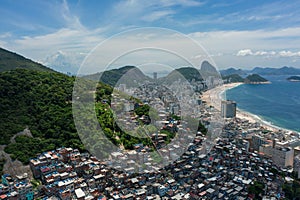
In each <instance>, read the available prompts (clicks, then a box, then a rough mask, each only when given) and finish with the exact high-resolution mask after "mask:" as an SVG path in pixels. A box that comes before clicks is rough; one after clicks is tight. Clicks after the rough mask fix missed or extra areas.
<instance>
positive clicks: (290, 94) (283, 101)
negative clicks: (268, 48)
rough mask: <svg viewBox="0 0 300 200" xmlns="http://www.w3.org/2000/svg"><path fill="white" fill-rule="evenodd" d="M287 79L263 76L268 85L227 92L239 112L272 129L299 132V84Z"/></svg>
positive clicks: (245, 85)
mask: <svg viewBox="0 0 300 200" xmlns="http://www.w3.org/2000/svg"><path fill="white" fill-rule="evenodd" d="M287 77H288V76H264V78H266V79H268V80H270V81H271V82H272V83H271V84H260V85H251V84H243V85H240V86H238V87H236V88H233V89H230V90H227V91H226V97H227V99H230V100H234V101H236V102H237V106H238V108H239V109H241V110H244V111H246V112H249V113H252V114H254V115H257V116H259V117H260V118H261V119H263V120H264V121H267V122H269V123H271V124H273V125H275V126H279V127H282V128H286V129H290V130H294V131H298V132H300V82H289V81H287V80H286V78H287Z"/></svg>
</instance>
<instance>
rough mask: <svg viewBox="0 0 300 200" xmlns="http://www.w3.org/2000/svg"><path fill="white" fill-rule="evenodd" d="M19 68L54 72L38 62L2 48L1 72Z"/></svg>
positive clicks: (0, 57) (0, 51)
mask: <svg viewBox="0 0 300 200" xmlns="http://www.w3.org/2000/svg"><path fill="white" fill-rule="evenodd" d="M17 68H24V69H32V70H39V71H48V72H54V71H53V70H52V69H50V68H48V67H45V66H43V65H41V64H39V63H37V62H34V61H32V60H30V59H27V58H25V57H23V56H21V55H18V54H16V53H13V52H10V51H8V50H5V49H2V48H0V72H3V71H8V70H13V69H17Z"/></svg>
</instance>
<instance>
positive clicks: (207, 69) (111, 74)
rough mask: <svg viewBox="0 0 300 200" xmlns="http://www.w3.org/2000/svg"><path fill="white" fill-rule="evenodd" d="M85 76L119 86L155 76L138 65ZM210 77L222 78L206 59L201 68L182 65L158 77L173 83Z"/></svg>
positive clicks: (162, 80)
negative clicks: (144, 71) (143, 70)
mask: <svg viewBox="0 0 300 200" xmlns="http://www.w3.org/2000/svg"><path fill="white" fill-rule="evenodd" d="M83 77H84V78H87V79H90V80H95V81H98V80H99V78H100V81H101V82H103V83H106V84H108V85H111V86H117V85H119V84H121V83H125V84H126V85H127V86H133V85H137V84H143V83H145V82H147V81H148V82H149V81H154V79H153V78H151V77H149V76H146V75H145V74H144V73H143V72H142V71H141V70H140V69H139V68H138V67H135V66H125V67H120V68H118V69H112V70H107V71H105V72H99V73H96V74H90V75H85V76H83ZM208 77H216V78H221V76H220V73H219V72H218V71H217V70H216V68H215V67H214V66H213V65H211V64H210V63H209V62H207V61H204V62H203V63H202V64H201V66H200V69H196V68H194V67H182V68H178V69H174V70H173V71H172V72H170V73H169V74H168V75H167V76H164V77H161V78H158V79H157V80H156V81H157V82H158V83H167V84H171V83H173V82H175V81H178V80H179V79H180V80H187V81H188V82H190V83H191V82H199V81H200V82H201V81H204V80H205V79H207V78H208Z"/></svg>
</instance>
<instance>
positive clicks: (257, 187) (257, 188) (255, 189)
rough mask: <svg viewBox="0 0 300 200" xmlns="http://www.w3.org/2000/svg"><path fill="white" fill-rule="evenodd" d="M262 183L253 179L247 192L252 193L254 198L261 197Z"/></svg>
mask: <svg viewBox="0 0 300 200" xmlns="http://www.w3.org/2000/svg"><path fill="white" fill-rule="evenodd" d="M264 188H265V186H264V184H263V183H261V182H258V181H255V182H254V183H253V185H251V186H250V187H249V188H248V192H249V194H254V195H255V197H254V199H262V195H263V192H264Z"/></svg>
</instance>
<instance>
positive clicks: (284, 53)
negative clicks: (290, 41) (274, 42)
mask: <svg viewBox="0 0 300 200" xmlns="http://www.w3.org/2000/svg"><path fill="white" fill-rule="evenodd" d="M236 56H267V57H271V56H272V57H295V56H300V51H297V52H292V51H279V52H276V51H256V52H253V51H252V50H251V49H242V50H239V51H238V52H237V54H236Z"/></svg>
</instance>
